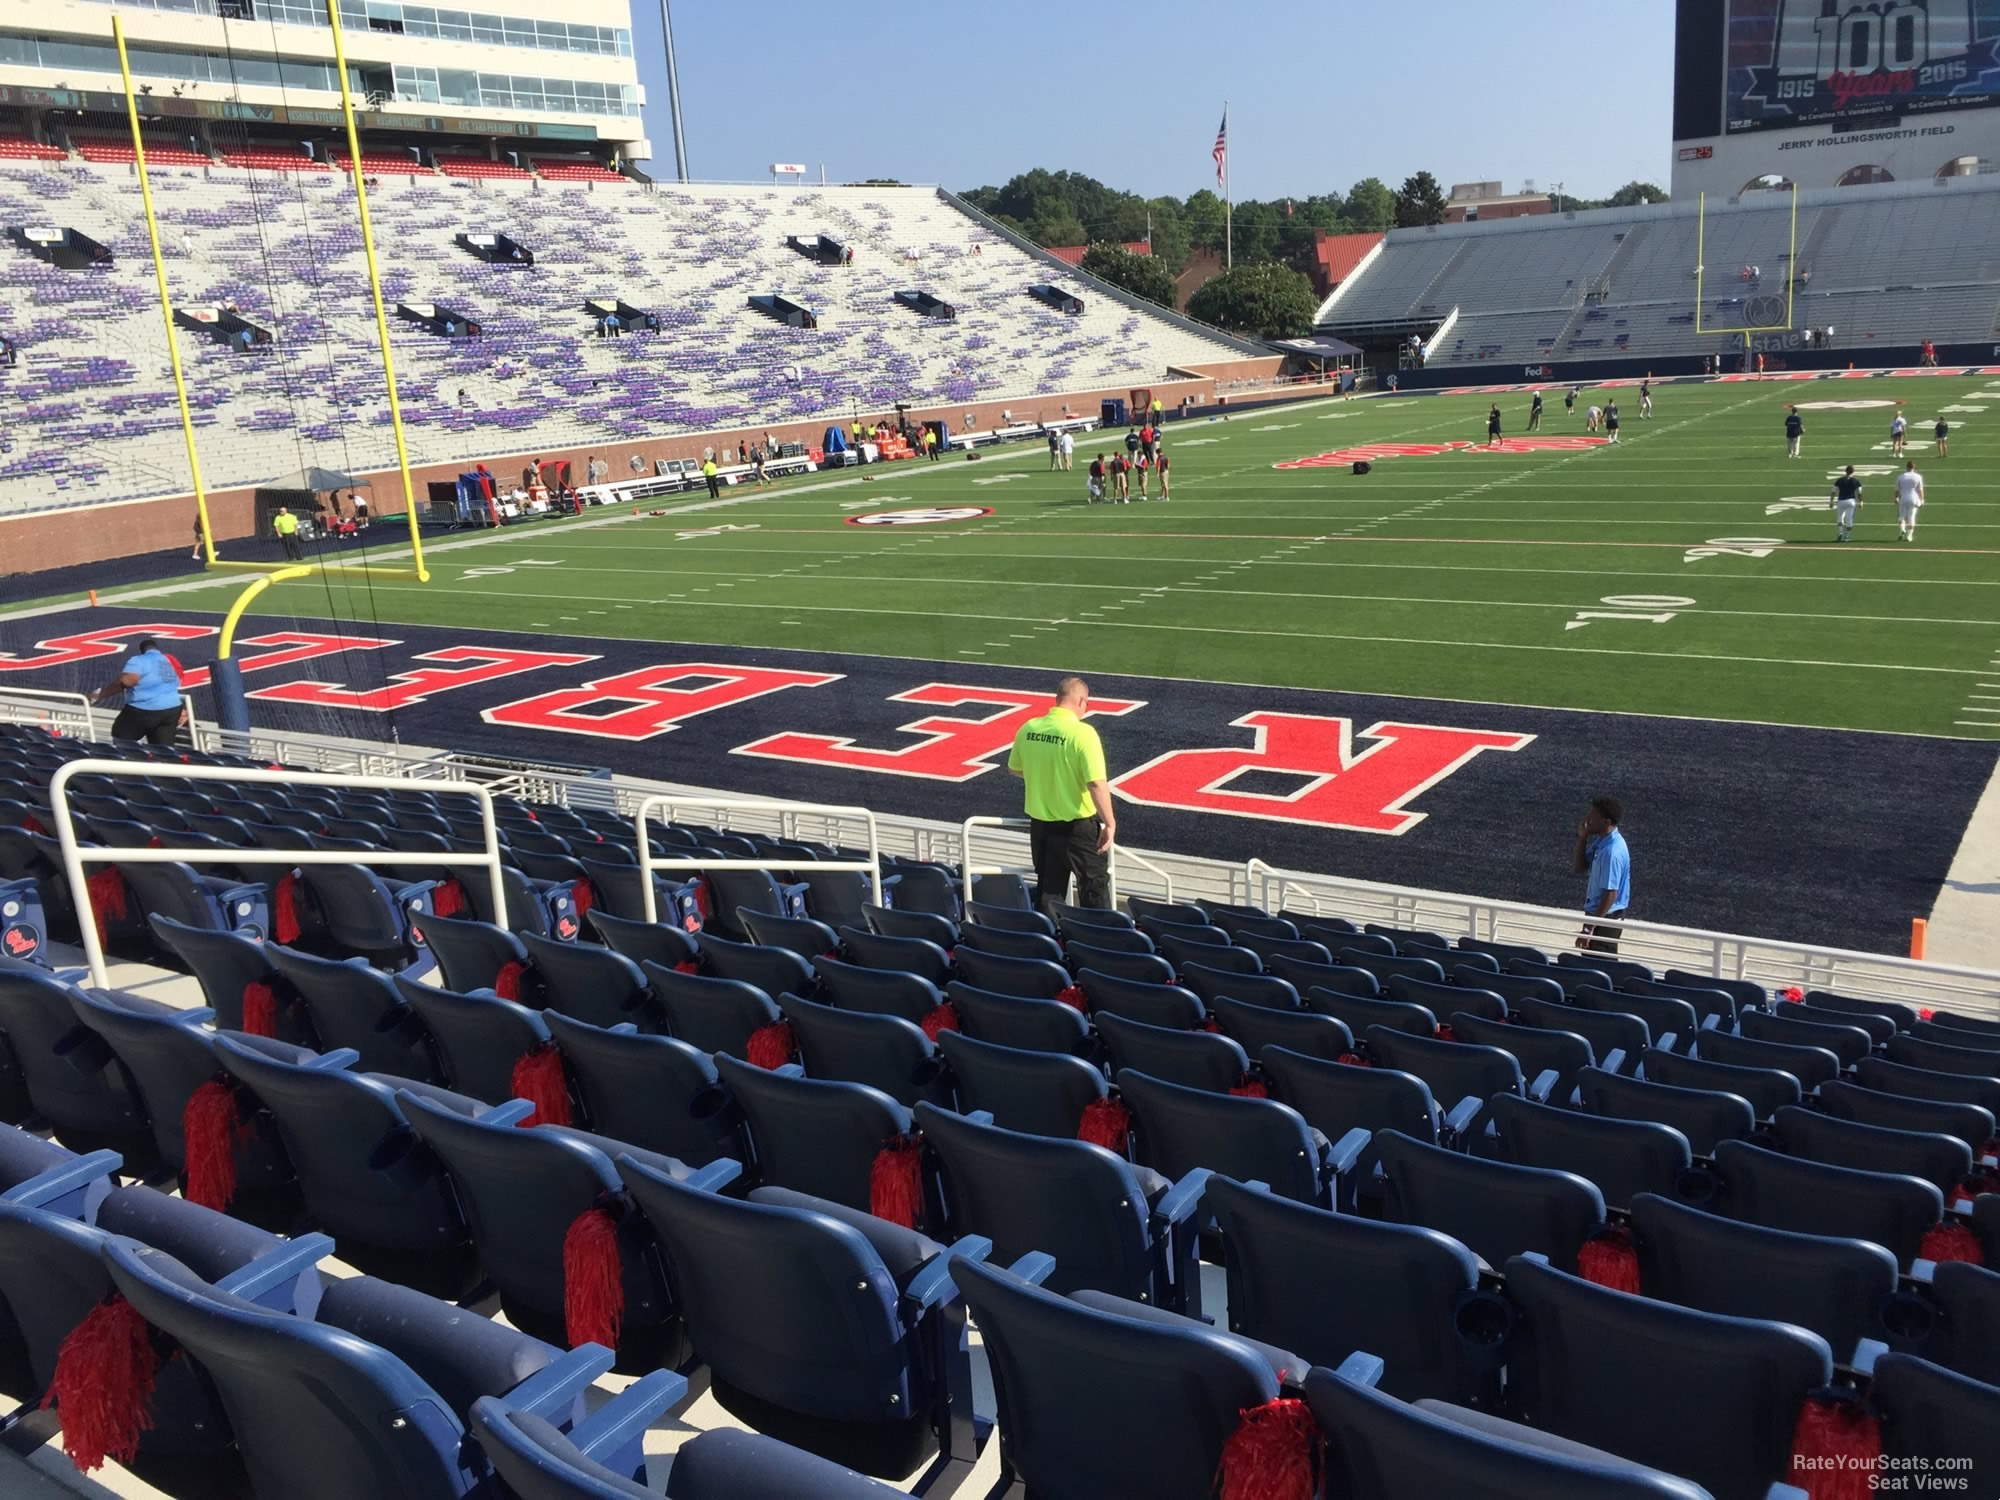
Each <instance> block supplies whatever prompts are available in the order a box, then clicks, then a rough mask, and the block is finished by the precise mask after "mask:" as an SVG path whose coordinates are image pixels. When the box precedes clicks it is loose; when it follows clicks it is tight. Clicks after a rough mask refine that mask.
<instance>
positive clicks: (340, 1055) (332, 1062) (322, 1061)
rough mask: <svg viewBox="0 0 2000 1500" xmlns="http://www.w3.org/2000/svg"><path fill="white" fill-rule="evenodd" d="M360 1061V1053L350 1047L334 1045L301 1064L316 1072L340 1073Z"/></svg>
mask: <svg viewBox="0 0 2000 1500" xmlns="http://www.w3.org/2000/svg"><path fill="white" fill-rule="evenodd" d="M360 1061H361V1054H360V1053H359V1052H356V1051H355V1050H354V1049H353V1048H352V1047H335V1048H333V1049H332V1050H331V1051H327V1052H322V1053H320V1055H319V1056H318V1057H315V1058H314V1059H313V1060H312V1061H311V1062H309V1063H305V1064H302V1066H304V1067H308V1068H311V1069H312V1070H313V1071H315V1072H318V1073H341V1072H345V1071H346V1070H347V1069H349V1068H351V1067H353V1066H354V1065H355V1064H356V1063H358V1062H360Z"/></svg>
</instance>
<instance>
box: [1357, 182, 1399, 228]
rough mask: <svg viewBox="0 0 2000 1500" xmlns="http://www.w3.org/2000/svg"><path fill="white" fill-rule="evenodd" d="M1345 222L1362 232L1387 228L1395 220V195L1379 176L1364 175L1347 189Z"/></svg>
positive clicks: (1391, 225)
mask: <svg viewBox="0 0 2000 1500" xmlns="http://www.w3.org/2000/svg"><path fill="white" fill-rule="evenodd" d="M1346 209H1347V222H1348V223H1350V224H1352V225H1353V226H1354V227H1355V228H1356V229H1357V230H1361V231H1363V232H1367V231H1371V230H1376V229H1388V228H1391V227H1393V226H1394V224H1395V222H1396V195H1395V194H1394V193H1392V192H1390V191H1389V184H1388V183H1386V182H1384V181H1383V180H1382V179H1381V178H1379V177H1364V178H1362V179H1361V180H1360V181H1359V182H1357V183H1355V184H1354V186H1353V187H1351V188H1349V189H1348V190H1347V202H1346Z"/></svg>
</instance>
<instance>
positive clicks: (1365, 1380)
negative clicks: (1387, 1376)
mask: <svg viewBox="0 0 2000 1500" xmlns="http://www.w3.org/2000/svg"><path fill="white" fill-rule="evenodd" d="M1382 1370H1383V1364H1382V1361H1381V1360H1380V1359H1379V1358H1377V1357H1376V1356H1375V1355H1373V1354H1363V1353H1362V1352H1361V1351H1360V1350H1358V1349H1357V1350H1356V1351H1355V1352H1354V1353H1352V1354H1350V1355H1348V1356H1347V1358H1345V1359H1343V1360H1342V1361H1341V1362H1340V1368H1339V1369H1337V1370H1335V1371H1334V1372H1333V1373H1334V1374H1336V1375H1338V1376H1339V1377H1340V1378H1341V1379H1342V1380H1351V1381H1353V1382H1354V1383H1355V1384H1356V1385H1365V1386H1367V1387H1369V1388H1370V1389H1371V1390H1372V1389H1373V1388H1374V1387H1375V1386H1377V1385H1380V1384H1381V1382H1382Z"/></svg>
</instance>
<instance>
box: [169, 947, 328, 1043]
mask: <svg viewBox="0 0 2000 1500" xmlns="http://www.w3.org/2000/svg"><path fill="white" fill-rule="evenodd" d="M147 920H148V921H150V922H151V923H152V927H153V934H154V936H155V937H157V938H158V939H159V940H160V942H161V943H162V944H163V945H164V946H165V947H166V948H167V949H168V950H169V951H170V952H172V953H173V954H174V955H175V956H176V957H177V958H178V959H179V960H180V961H181V963H183V964H185V965H186V966H187V968H188V970H189V972H191V973H192V974H193V975H194V977H195V982H196V983H197V984H199V985H200V986H201V994H202V999H203V1000H204V1001H205V1002H206V1003H207V1005H208V1008H209V1009H210V1010H212V1011H214V1012H215V1024H216V1026H217V1028H218V1029H220V1030H223V1031H244V1030H248V1029H249V1028H250V1024H251V1022H252V1021H253V1020H254V1021H255V1022H256V1023H257V1026H258V1028H259V1031H260V1034H261V1033H262V1032H263V1031H266V1030H268V1031H269V1032H271V1033H272V1034H273V1035H275V1036H276V1038H277V1039H278V1040H279V1041H284V1042H291V1043H293V1044H294V1045H296V1046H301V1047H306V1046H311V1045H312V1044H313V1042H314V1036H313V1029H312V1018H311V1017H310V1016H308V1015H307V1014H306V1012H305V1009H304V1007H302V1006H300V1005H299V1004H298V1003H297V1002H296V1001H295V1000H294V999H293V998H292V997H291V995H290V992H289V989H288V987H287V986H286V984H285V982H284V978H283V976H282V975H280V974H279V973H278V971H277V970H276V969H274V968H272V967H271V961H270V960H269V959H268V958H266V957H265V956H264V945H263V944H262V943H258V942H254V941H252V940H251V939H249V938H247V937H244V936H242V935H241V934H240V933H235V932H213V931H208V930H205V929H201V928H195V927H188V926H185V925H183V924H182V923H179V922H176V921H174V920H173V919H172V918H171V917H161V916H152V917H149V918H148V919H147Z"/></svg>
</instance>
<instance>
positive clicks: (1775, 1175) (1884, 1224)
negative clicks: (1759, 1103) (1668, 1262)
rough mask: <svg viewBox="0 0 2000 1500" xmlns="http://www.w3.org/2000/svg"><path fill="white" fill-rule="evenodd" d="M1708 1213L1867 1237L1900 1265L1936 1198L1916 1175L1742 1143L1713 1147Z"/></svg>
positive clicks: (1940, 1202) (1918, 1243)
mask: <svg viewBox="0 0 2000 1500" xmlns="http://www.w3.org/2000/svg"><path fill="white" fill-rule="evenodd" d="M1715 1169H1716V1171H1717V1172H1719V1173H1720V1174H1721V1176H1722V1192H1721V1194H1720V1196H1719V1197H1718V1198H1717V1200H1716V1203H1715V1208H1716V1211H1717V1212H1719V1213H1726V1214H1728V1215H1729V1216H1730V1217H1731V1218H1733V1219H1743V1220H1747V1221H1748V1222H1749V1223H1752V1224H1762V1225H1765V1226H1766V1227H1768V1228H1771V1229H1790V1230H1794V1231H1796V1232H1797V1233H1800V1234H1828V1235H1835V1236H1838V1237H1841V1238H1848V1239H1860V1240H1872V1241H1874V1242H1875V1243H1876V1244H1878V1245H1881V1246H1883V1247H1884V1248H1885V1249H1887V1250H1888V1251H1889V1252H1890V1254H1892V1255H1894V1256H1895V1257H1896V1263H1897V1264H1898V1265H1900V1266H1903V1267H1905V1268H1907V1267H1909V1266H1910V1265H1911V1264H1912V1263H1913V1262H1915V1261H1916V1260H1917V1259H1918V1257H1919V1256H1920V1255H1921V1254H1922V1251H1923V1242H1924V1237H1925V1235H1926V1234H1927V1233H1928V1232H1929V1231H1930V1230H1931V1229H1932V1228H1933V1227H1934V1226H1936V1224H1937V1223H1938V1220H1939V1216H1940V1214H1941V1213H1942V1211H1943V1207H1944V1198H1943V1195H1942V1194H1940V1193H1939V1192H1938V1190H1937V1189H1936V1188H1935V1187H1933V1186H1932V1185H1931V1184H1930V1183H1928V1182H1925V1181H1924V1180H1923V1179H1922V1178H1918V1177H1904V1176H1898V1175H1896V1174H1893V1173H1888V1172H1864V1171H1861V1170H1859V1169H1857V1168H1854V1167H1834V1166H1828V1165H1827V1164H1826V1163H1824V1162H1816V1161H1802V1160H1799V1159H1798V1158H1796V1157H1791V1156H1781V1155H1779V1154H1778V1153H1777V1152H1775V1151H1768V1150H1766V1149H1765V1148H1763V1147H1762V1146H1757V1145H1753V1144H1751V1143H1750V1142H1748V1141H1724V1142H1722V1144H1720V1145H1719V1146H1717V1147H1716V1148H1715Z"/></svg>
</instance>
